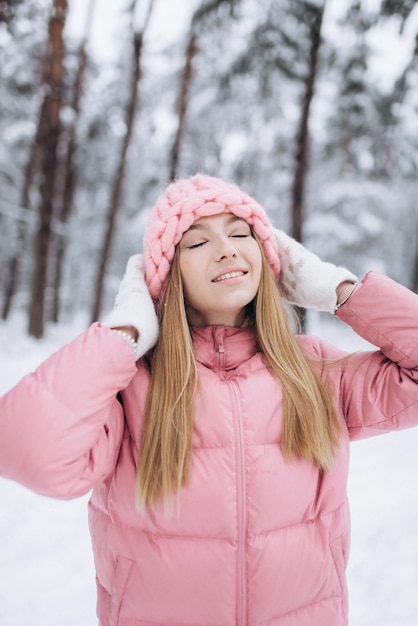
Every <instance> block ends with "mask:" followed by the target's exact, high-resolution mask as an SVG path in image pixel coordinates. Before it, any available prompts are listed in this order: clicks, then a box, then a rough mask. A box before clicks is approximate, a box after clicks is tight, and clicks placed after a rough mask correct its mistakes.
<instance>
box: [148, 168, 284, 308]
mask: <svg viewBox="0 0 418 626" xmlns="http://www.w3.org/2000/svg"><path fill="white" fill-rule="evenodd" d="M219 213H233V214H234V215H236V216H237V217H240V218H242V219H244V220H245V221H246V222H247V223H248V224H250V226H251V227H252V228H253V230H254V232H255V233H256V235H257V237H258V238H259V239H260V241H261V243H262V245H263V249H264V253H265V255H266V257H267V260H268V262H269V263H270V266H271V268H272V270H273V273H274V275H275V276H276V277H277V276H278V275H279V274H280V267H281V264H280V258H279V253H278V249H277V242H276V238H275V236H274V232H273V230H272V226H271V224H270V221H269V219H268V217H267V214H266V212H265V210H264V209H263V208H262V207H261V206H260V205H259V204H258V203H257V202H256V201H255V200H253V198H251V197H250V196H248V195H247V194H245V193H243V192H242V191H241V190H240V189H239V188H238V187H237V186H236V185H232V184H229V183H225V182H224V181H222V180H220V179H219V178H214V177H212V176H206V175H203V174H196V175H195V176H192V177H191V178H187V179H182V180H178V181H176V182H174V183H171V184H170V185H169V186H168V187H167V189H166V190H165V192H164V193H163V194H162V195H161V196H160V197H159V198H158V200H157V202H156V204H155V205H154V207H153V208H152V210H151V214H150V217H149V220H148V224H147V227H146V229H145V234H144V262H145V279H146V282H147V285H148V289H149V292H150V294H151V296H152V298H154V300H156V299H157V298H158V296H159V295H160V293H161V290H162V289H163V287H164V285H165V283H166V280H167V277H168V274H169V271H170V266H171V262H172V260H173V257H174V250H175V247H176V245H177V244H178V242H179V241H180V239H181V238H182V236H183V233H185V232H186V230H188V229H189V228H190V226H191V225H192V224H193V223H194V222H195V221H196V220H198V219H199V218H200V217H207V216H209V215H217V214H219Z"/></svg>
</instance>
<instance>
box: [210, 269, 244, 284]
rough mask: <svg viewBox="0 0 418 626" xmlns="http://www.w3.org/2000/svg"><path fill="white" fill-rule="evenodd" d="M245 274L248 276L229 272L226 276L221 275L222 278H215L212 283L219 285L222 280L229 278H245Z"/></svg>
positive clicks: (242, 273)
mask: <svg viewBox="0 0 418 626" xmlns="http://www.w3.org/2000/svg"><path fill="white" fill-rule="evenodd" d="M244 274H246V272H238V271H237V272H227V273H226V274H221V276H218V277H217V278H214V279H213V281H212V282H213V283H219V281H221V280H226V279H227V278H238V276H244Z"/></svg>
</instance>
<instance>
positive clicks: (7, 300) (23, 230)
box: [2, 100, 45, 320]
mask: <svg viewBox="0 0 418 626" xmlns="http://www.w3.org/2000/svg"><path fill="white" fill-rule="evenodd" d="M44 123H45V100H44V101H43V102H42V105H41V107H40V110H39V116H38V124H37V127H36V133H35V136H34V138H33V141H32V145H31V149H30V153H29V158H28V161H27V164H26V169H25V178H24V183H23V189H22V193H21V197H20V206H21V208H22V209H25V210H29V209H30V201H29V193H30V189H31V186H32V183H33V179H34V176H35V172H36V171H37V169H38V165H39V153H40V144H41V140H42V136H43V135H44V131H43V129H42V125H43V124H44ZM26 240H27V223H26V222H25V221H22V220H18V222H17V224H16V244H15V247H14V252H13V255H12V257H11V258H10V259H9V261H8V271H7V274H6V285H5V290H4V298H3V307H2V318H3V319H4V320H5V319H7V317H8V316H9V313H10V311H11V308H12V304H13V300H14V296H15V294H16V291H17V288H18V286H19V277H20V266H21V262H22V256H23V254H24V251H25V248H26Z"/></svg>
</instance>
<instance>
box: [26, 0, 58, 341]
mask: <svg viewBox="0 0 418 626" xmlns="http://www.w3.org/2000/svg"><path fill="white" fill-rule="evenodd" d="M66 13H67V0H54V4H53V14H52V16H51V18H50V21H49V26H48V42H47V57H46V63H45V78H44V85H45V89H46V95H45V110H44V113H45V118H44V120H45V123H44V124H42V128H43V129H44V133H43V136H42V139H41V151H42V155H41V168H40V174H41V183H40V198H41V199H40V205H39V210H38V213H39V226H38V232H37V234H36V238H35V256H34V261H35V262H34V274H33V277H32V290H31V302H30V308H29V334H30V335H32V336H34V337H37V338H41V337H42V336H43V333H44V317H45V292H46V287H47V272H48V259H49V249H50V243H51V225H52V216H53V206H54V188H55V180H56V172H57V164H58V158H57V147H58V140H59V136H60V132H61V126H60V112H61V103H62V87H63V73H64V66H63V60H64V42H63V29H64V24H65V17H66Z"/></svg>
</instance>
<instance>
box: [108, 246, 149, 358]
mask: <svg viewBox="0 0 418 626" xmlns="http://www.w3.org/2000/svg"><path fill="white" fill-rule="evenodd" d="M103 324H104V325H105V326H109V327H110V328H118V327H123V326H133V327H134V328H136V330H137V331H138V339H137V342H136V343H137V348H136V356H137V359H139V357H141V356H142V355H143V354H145V353H146V352H147V351H148V350H149V349H150V348H152V347H153V346H154V345H155V344H156V342H157V339H158V320H157V315H156V313H155V307H154V303H153V301H152V299H151V296H150V294H149V292H148V287H147V285H146V283H145V278H144V262H143V258H142V254H134V255H133V256H131V257H130V258H129V260H128V263H127V265H126V270H125V275H124V277H123V279H122V282H121V283H120V285H119V291H118V293H117V296H116V300H115V305H114V308H113V311H112V312H111V313H110V314H109V315H108V317H107V318H106V319H105V321H104V322H103Z"/></svg>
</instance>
